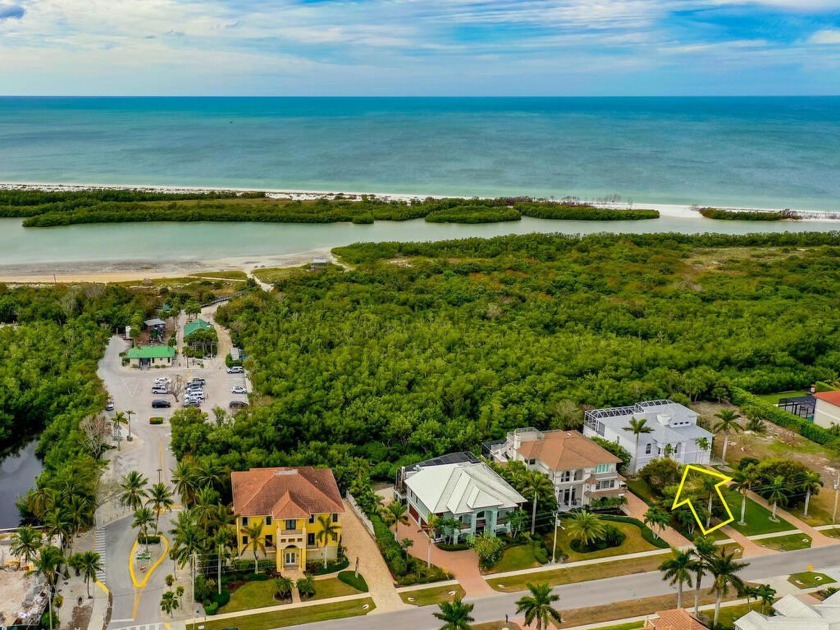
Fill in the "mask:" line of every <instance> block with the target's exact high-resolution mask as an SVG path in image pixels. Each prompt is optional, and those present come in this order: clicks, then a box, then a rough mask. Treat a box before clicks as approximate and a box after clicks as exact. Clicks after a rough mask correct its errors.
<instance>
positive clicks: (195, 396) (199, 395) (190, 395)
mask: <svg viewBox="0 0 840 630" xmlns="http://www.w3.org/2000/svg"><path fill="white" fill-rule="evenodd" d="M186 397H187V399H190V400H204V392H187V396H186Z"/></svg>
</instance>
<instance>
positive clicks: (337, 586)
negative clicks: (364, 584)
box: [312, 577, 364, 599]
mask: <svg viewBox="0 0 840 630" xmlns="http://www.w3.org/2000/svg"><path fill="white" fill-rule="evenodd" d="M363 592H364V591H360V590H358V589H356V588H353V587H352V586H350V585H349V584H345V583H344V582H342V581H341V580H339V579H338V578H337V577H331V578H326V579H323V580H315V596H314V597H312V599H330V598H331V597H343V596H344V595H356V594H358V593H363Z"/></svg>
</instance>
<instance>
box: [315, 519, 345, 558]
mask: <svg viewBox="0 0 840 630" xmlns="http://www.w3.org/2000/svg"><path fill="white" fill-rule="evenodd" d="M318 524H319V525H320V526H321V529H320V531H319V532H318V534H317V535H316V536H315V539H316V540H317V541H318V542H319V543H322V544H323V545H324V552H323V553H324V568H325V569H326V568H327V544H329V542H330V541H331V540H332V541H334V542H338V536H339V534H340V533H341V527H339V525H338V523H333V521H332V518H331V517H329V516H327V515H325V514H321V515H320V516H319V517H318Z"/></svg>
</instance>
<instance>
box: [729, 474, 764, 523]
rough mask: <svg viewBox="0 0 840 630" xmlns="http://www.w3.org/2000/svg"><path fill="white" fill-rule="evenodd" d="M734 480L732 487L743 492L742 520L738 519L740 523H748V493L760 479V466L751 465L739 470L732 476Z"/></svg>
mask: <svg viewBox="0 0 840 630" xmlns="http://www.w3.org/2000/svg"><path fill="white" fill-rule="evenodd" d="M732 481H733V483H732V489H733V490H737V491H738V492H740V493H741V520H740V521H738V524H739V525H746V524H747V523H746V521H745V520H744V518H745V516H746V513H747V493H748V492H749V491H750V489H751V488H752V486H753V484H755V483H757V482H758V481H759V473H758V468H757V467H756V466H754V465H750V466H747V467H746V468H744V469H743V470H737V471H735V474H734V475H733V477H732Z"/></svg>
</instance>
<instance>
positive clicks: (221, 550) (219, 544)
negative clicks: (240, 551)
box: [213, 525, 236, 595]
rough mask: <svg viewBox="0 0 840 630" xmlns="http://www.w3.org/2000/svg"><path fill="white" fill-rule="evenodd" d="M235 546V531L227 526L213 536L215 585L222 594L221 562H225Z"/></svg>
mask: <svg viewBox="0 0 840 630" xmlns="http://www.w3.org/2000/svg"><path fill="white" fill-rule="evenodd" d="M235 546H236V531H235V530H234V528H232V527H230V526H229V525H225V526H223V527H219V528H218V529H217V530H216V533H215V534H214V535H213V547H214V548H215V549H216V571H217V575H216V585H217V587H218V589H219V595H221V594H222V562H227V560H228V559H229V558H230V555H231V551H232V550H233V548H234V547H235Z"/></svg>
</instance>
